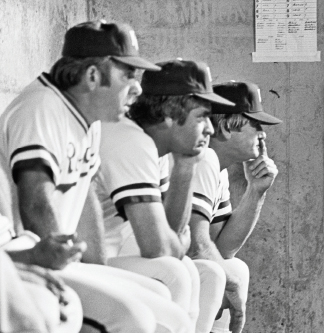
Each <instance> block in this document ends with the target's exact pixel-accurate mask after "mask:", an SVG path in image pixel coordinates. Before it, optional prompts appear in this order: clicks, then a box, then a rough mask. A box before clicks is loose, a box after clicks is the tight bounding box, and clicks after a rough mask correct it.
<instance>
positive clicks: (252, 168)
mask: <svg viewBox="0 0 324 333" xmlns="http://www.w3.org/2000/svg"><path fill="white" fill-rule="evenodd" d="M259 142H260V146H259V147H260V155H259V156H258V157H257V158H256V159H255V160H250V161H247V162H244V163H243V165H244V172H245V178H246V180H247V181H248V184H249V185H250V186H252V187H253V188H254V189H255V190H257V191H258V192H259V193H260V194H261V195H262V194H263V193H264V192H265V191H266V190H267V189H268V188H269V187H270V186H271V185H272V184H273V182H274V180H275V178H276V176H277V174H278V169H277V166H276V165H275V163H274V161H273V160H272V159H270V158H269V156H268V154H267V147H266V144H265V142H264V139H259Z"/></svg>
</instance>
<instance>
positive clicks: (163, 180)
mask: <svg viewBox="0 0 324 333" xmlns="http://www.w3.org/2000/svg"><path fill="white" fill-rule="evenodd" d="M159 166H160V191H161V194H162V198H164V197H165V196H164V195H165V193H166V192H167V190H168V189H169V186H170V176H169V172H170V166H169V155H164V156H162V157H160V159H159Z"/></svg>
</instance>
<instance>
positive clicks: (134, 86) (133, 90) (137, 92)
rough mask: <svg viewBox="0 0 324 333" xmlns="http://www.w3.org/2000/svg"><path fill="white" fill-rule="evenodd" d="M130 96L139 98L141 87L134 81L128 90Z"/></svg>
mask: <svg viewBox="0 0 324 333" xmlns="http://www.w3.org/2000/svg"><path fill="white" fill-rule="evenodd" d="M129 93H130V95H133V96H136V97H137V96H139V95H140V94H141V93H142V87H141V85H140V83H139V82H138V81H137V80H136V79H134V82H133V84H132V86H131V88H130V92H129Z"/></svg>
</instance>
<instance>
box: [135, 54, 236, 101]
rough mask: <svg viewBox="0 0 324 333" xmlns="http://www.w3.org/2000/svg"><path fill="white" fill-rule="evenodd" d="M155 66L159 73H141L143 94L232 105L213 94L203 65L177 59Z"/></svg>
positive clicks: (206, 70)
mask: <svg viewBox="0 0 324 333" xmlns="http://www.w3.org/2000/svg"><path fill="white" fill-rule="evenodd" d="M156 65H158V66H159V67H161V71H159V72H148V71H145V72H144V73H143V77H142V82H141V86H142V89H143V94H147V95H174V96H175V95H193V96H197V97H199V98H202V99H205V100H207V101H210V102H212V103H217V104H225V105H234V103H232V102H230V101H228V100H227V99H225V98H223V97H221V96H219V95H217V94H215V93H214V92H213V88H212V85H211V75H210V70H209V67H208V66H207V65H206V64H205V63H203V62H195V61H184V60H178V59H177V60H170V61H166V62H160V63H157V64H156Z"/></svg>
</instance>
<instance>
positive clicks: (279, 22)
mask: <svg viewBox="0 0 324 333" xmlns="http://www.w3.org/2000/svg"><path fill="white" fill-rule="evenodd" d="M252 60H253V62H293V61H295V62H297V61H309V62H311V61H320V60H321V54H320V52H319V51H317V0H306V1H305V0H255V52H253V53H252Z"/></svg>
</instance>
